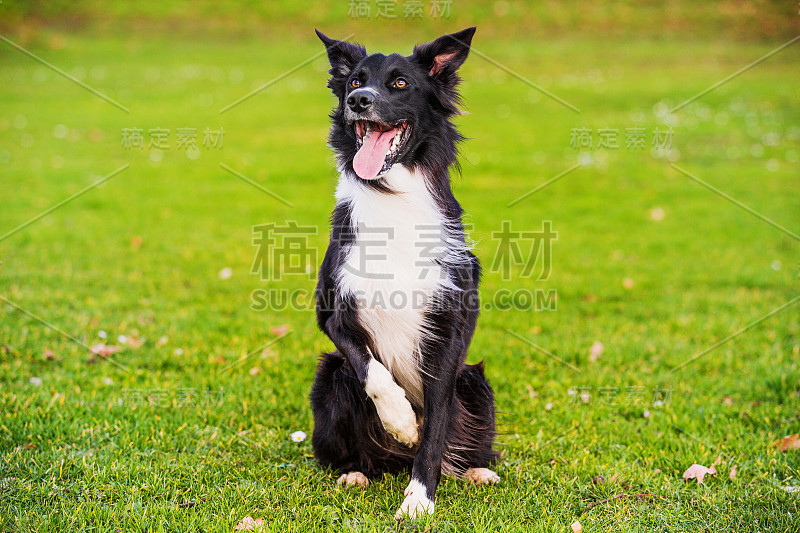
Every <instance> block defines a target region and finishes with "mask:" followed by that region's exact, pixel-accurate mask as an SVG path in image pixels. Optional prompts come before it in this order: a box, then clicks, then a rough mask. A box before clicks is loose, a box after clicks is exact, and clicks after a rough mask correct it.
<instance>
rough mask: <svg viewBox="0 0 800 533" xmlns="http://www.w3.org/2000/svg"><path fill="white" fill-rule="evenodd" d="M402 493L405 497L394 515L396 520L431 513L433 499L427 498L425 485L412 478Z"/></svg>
mask: <svg viewBox="0 0 800 533" xmlns="http://www.w3.org/2000/svg"><path fill="white" fill-rule="evenodd" d="M403 494H405V496H406V499H405V500H403V503H402V504H401V505H400V508H399V509H398V510H397V513H395V515H394V519H395V520H397V521H398V522H399V521H400V520H402V519H404V518H410V519H414V518H419V517H421V516H423V515H425V514H429V513H430V514H432V513H433V501H432V500H430V499H428V496H427V495H426V491H425V487H424V486H423V485H422V483H420V482H419V481H417V480H415V479H412V480H411V483H409V484H408V487H406V490H405V491H404V492H403Z"/></svg>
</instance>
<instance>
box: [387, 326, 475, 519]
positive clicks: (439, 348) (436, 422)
mask: <svg viewBox="0 0 800 533" xmlns="http://www.w3.org/2000/svg"><path fill="white" fill-rule="evenodd" d="M463 349H464V342H463V339H462V338H461V336H460V335H454V336H453V337H452V338H451V339H447V340H445V339H442V341H441V342H437V343H435V346H434V347H432V349H428V350H426V353H424V354H423V358H424V362H425V368H426V370H428V371H427V372H425V373H424V374H423V382H422V383H423V390H424V393H425V408H424V422H423V424H422V439H421V440H420V446H419V451H418V452H417V455H416V457H415V458H414V466H413V468H412V470H411V482H410V483H409V484H408V487H406V490H405V492H404V494H405V499H404V500H403V503H402V505H401V506H400V509H398V510H397V514H396V515H395V520H402V519H403V518H404V517H409V518H415V517H418V516H420V515H422V514H425V513H432V512H433V506H434V497H435V494H436V487H437V486H438V485H439V479H440V478H441V475H442V453H443V452H444V446H445V437H446V436H447V427H448V425H449V423H450V418H451V412H452V409H453V398H454V395H455V383H456V370H457V368H458V363H459V359H460V356H461V352H462V350H463ZM426 356H427V357H426Z"/></svg>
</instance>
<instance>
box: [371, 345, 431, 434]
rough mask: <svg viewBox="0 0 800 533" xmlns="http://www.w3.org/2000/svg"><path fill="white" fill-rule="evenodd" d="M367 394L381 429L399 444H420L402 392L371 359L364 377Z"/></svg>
mask: <svg viewBox="0 0 800 533" xmlns="http://www.w3.org/2000/svg"><path fill="white" fill-rule="evenodd" d="M365 390H366V392H367V395H368V396H369V397H370V398H372V402H373V403H374V404H375V409H376V410H377V411H378V418H380V419H381V424H383V428H384V429H385V430H386V431H388V432H389V434H390V435H391V436H393V437H394V438H395V439H397V441H398V442H400V443H401V444H405V445H406V446H408V447H412V446H414V445H415V444H417V443H419V428H418V427H417V417H416V415H415V414H414V409H412V407H411V403H409V401H408V399H407V398H406V393H405V391H403V389H402V388H401V387H400V385H398V384H397V383H395V382H394V380H393V379H392V375H391V374H390V373H389V371H388V370H386V367H385V366H383V365H382V364H380V363H379V362H378V361H375V360H374V359H373V360H372V361H370V364H369V371H368V374H367V386H366V388H365Z"/></svg>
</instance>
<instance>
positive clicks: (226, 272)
mask: <svg viewBox="0 0 800 533" xmlns="http://www.w3.org/2000/svg"><path fill="white" fill-rule="evenodd" d="M231 276H233V269H231V268H230V267H225V268H223V269H222V270H220V271H219V279H230V277H231Z"/></svg>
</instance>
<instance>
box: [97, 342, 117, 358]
mask: <svg viewBox="0 0 800 533" xmlns="http://www.w3.org/2000/svg"><path fill="white" fill-rule="evenodd" d="M90 350H91V352H92V353H93V354H95V355H99V356H100V357H108V356H110V355H112V354H115V353H117V352H121V351H122V348H120V347H119V346H113V345H110V346H106V345H105V344H103V343H102V342H98V343H97V344H95V345H94V346H92V347H91V348H90Z"/></svg>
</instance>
